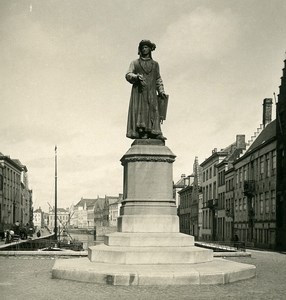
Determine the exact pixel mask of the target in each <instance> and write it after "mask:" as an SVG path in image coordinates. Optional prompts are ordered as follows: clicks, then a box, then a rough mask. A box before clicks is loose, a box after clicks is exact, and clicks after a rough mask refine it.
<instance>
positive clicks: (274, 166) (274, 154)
mask: <svg viewBox="0 0 286 300" xmlns="http://www.w3.org/2000/svg"><path fill="white" fill-rule="evenodd" d="M275 169H276V150H274V151H272V174H274V173H275Z"/></svg>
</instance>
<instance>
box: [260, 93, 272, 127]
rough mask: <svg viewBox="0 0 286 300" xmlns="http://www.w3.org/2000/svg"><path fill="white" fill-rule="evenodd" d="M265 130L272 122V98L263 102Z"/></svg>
mask: <svg viewBox="0 0 286 300" xmlns="http://www.w3.org/2000/svg"><path fill="white" fill-rule="evenodd" d="M262 121H263V128H265V127H266V125H268V124H269V123H270V122H271V121H272V98H266V99H264V100H263V120H262Z"/></svg>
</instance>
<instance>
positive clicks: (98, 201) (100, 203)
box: [94, 198, 105, 211]
mask: <svg viewBox="0 0 286 300" xmlns="http://www.w3.org/2000/svg"><path fill="white" fill-rule="evenodd" d="M104 203H105V198H97V199H96V202H95V204H94V210H95V211H97V210H102V209H104Z"/></svg>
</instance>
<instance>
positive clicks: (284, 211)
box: [276, 60, 286, 250]
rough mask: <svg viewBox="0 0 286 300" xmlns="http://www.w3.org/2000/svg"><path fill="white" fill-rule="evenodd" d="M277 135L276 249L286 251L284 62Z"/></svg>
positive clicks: (285, 88) (285, 84)
mask: <svg viewBox="0 0 286 300" xmlns="http://www.w3.org/2000/svg"><path fill="white" fill-rule="evenodd" d="M276 120H277V122H276V134H277V149H276V151H277V183H276V192H277V202H276V205H277V208H276V211H277V228H276V229H277V232H276V234H277V245H276V246H277V249H279V250H286V60H284V68H283V74H282V78H281V85H280V87H279V95H278V102H277V108H276Z"/></svg>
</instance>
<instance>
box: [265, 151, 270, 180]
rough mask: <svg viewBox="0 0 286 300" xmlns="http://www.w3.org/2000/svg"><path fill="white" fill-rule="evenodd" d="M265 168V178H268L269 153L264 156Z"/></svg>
mask: <svg viewBox="0 0 286 300" xmlns="http://www.w3.org/2000/svg"><path fill="white" fill-rule="evenodd" d="M265 168H266V170H265V171H266V172H265V173H266V177H270V159H269V153H268V154H266V163H265Z"/></svg>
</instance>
